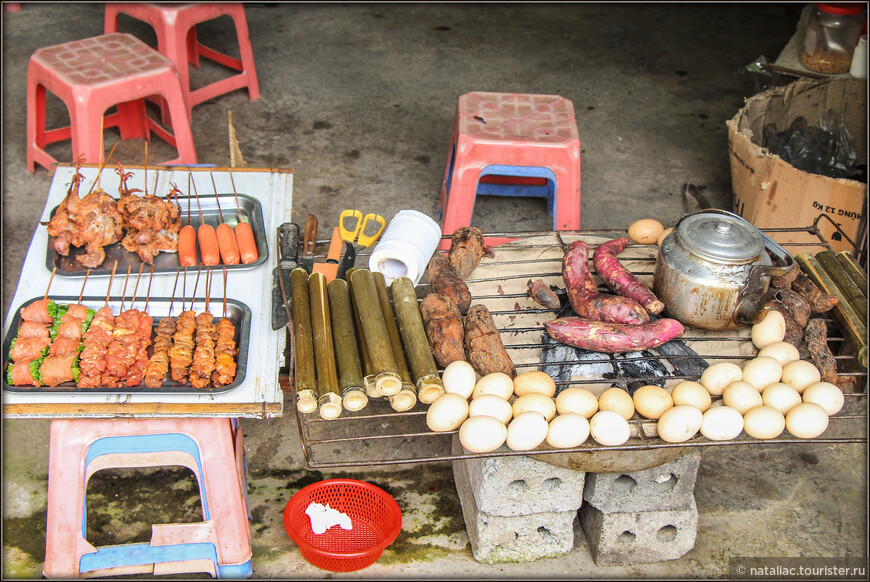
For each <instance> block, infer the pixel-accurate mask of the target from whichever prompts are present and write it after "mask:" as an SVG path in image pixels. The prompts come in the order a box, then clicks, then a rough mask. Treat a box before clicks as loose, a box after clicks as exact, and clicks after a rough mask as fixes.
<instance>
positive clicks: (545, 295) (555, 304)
mask: <svg viewBox="0 0 870 582" xmlns="http://www.w3.org/2000/svg"><path fill="white" fill-rule="evenodd" d="M527 285H528V287H529V291H528V293H529V297H531V298H532V299H534V300H535V303H537V304H539V305H543V306H544V307H546V308H547V309H559V307H561V306H562V303H561V302H560V301H559V296H558V295H556V293H555V292H554V291H553V290H552V289H550V286H549V285H547V284H546V283H544V280H543V279H535V280H532V279H529V281H528V283H527Z"/></svg>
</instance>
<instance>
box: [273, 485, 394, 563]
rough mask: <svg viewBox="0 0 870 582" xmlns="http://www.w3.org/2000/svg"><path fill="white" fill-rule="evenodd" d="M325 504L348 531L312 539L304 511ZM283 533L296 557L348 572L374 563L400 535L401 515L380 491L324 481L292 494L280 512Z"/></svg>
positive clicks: (336, 529) (335, 530) (331, 530)
mask: <svg viewBox="0 0 870 582" xmlns="http://www.w3.org/2000/svg"><path fill="white" fill-rule="evenodd" d="M311 503H320V504H324V505H325V504H327V503H328V504H329V507H331V508H332V509H335V510H338V511H340V512H342V513H346V514H347V515H348V517H350V520H351V523H352V524H353V529H351V530H344V529H342V528H341V527H340V526H334V527H331V528H329V529H328V530H326V532H324V533H322V534H320V535H317V534H315V533H314V532H313V531H311V519H310V518H309V517H308V516H307V515H306V514H305V510H306V509H308V506H309V505H310V504H311ZM284 529H285V530H287V535H289V536H290V539H292V540H293V541H294V542H296V545H298V546H299V550H300V551H301V552H302V556H303V557H304V558H305V559H306V560H308V562H310V563H311V564H312V565H314V566H317V567H318V568H322V569H324V570H329V571H330V572H353V571H355V570H361V569H362V568H365V567H366V566H370V565H372V564H374V563H375V562H377V561H378V558H380V557H381V554H382V553H383V552H384V549H385V548H386V547H387V546H388V545H390V544H391V543H393V540H395V539H396V536H398V535H399V532H400V531H401V529H402V511H401V510H400V509H399V504H398V503H396V500H395V499H393V498H392V497H391V496H390V495H389V494H388V493H387V492H386V491H384V490H383V489H381V488H379V487H375V486H374V485H372V484H370V483H366V482H365V481H357V480H356V479H328V480H326V481H319V482H317V483H312V484H311V485H308V486H307V487H304V488H303V489H300V490H299V491H298V492H296V494H295V495H293V497H291V498H290V501H288V502H287V507H286V508H285V509H284Z"/></svg>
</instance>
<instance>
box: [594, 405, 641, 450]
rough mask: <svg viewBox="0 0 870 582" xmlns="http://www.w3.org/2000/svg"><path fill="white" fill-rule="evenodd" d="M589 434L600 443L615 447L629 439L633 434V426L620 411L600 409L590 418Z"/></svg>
mask: <svg viewBox="0 0 870 582" xmlns="http://www.w3.org/2000/svg"><path fill="white" fill-rule="evenodd" d="M589 434H591V435H592V438H593V439H594V440H595V442H596V443H598V444H599V445H604V446H606V447H615V446H618V445H621V444H623V443H625V441H627V440H628V437H630V436H631V427H629V426H628V421H627V420H625V418H624V417H623V416H622V415H621V414H619V413H618V412H614V411H612V410H599V411H598V412H596V413H595V414H593V415H592V418H591V419H589Z"/></svg>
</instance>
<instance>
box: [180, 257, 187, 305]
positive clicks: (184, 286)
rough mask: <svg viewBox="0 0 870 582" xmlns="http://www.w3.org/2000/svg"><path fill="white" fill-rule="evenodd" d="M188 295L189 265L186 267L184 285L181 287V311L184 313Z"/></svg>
mask: <svg viewBox="0 0 870 582" xmlns="http://www.w3.org/2000/svg"><path fill="white" fill-rule="evenodd" d="M185 295H187V265H185V266H184V283H183V284H182V287H181V310H182V311H184V297H185Z"/></svg>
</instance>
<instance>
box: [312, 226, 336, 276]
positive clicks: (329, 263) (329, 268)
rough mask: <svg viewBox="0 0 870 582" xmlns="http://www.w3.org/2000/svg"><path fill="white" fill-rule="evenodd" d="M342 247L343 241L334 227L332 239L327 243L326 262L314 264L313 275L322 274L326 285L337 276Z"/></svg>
mask: <svg viewBox="0 0 870 582" xmlns="http://www.w3.org/2000/svg"><path fill="white" fill-rule="evenodd" d="M342 246H344V241H342V240H341V232H339V229H338V227H337V226H336V227H335V228H334V229H333V230H332V239H331V240H330V241H329V250H328V251H327V252H326V262H325V263H317V264H315V265H314V271H313V272H314V273H323V275H324V276H325V277H326V282H327V283H329V282H331V281H332V280H333V279H335V276H336V275H337V274H338V259H339V258H341V247H342Z"/></svg>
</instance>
